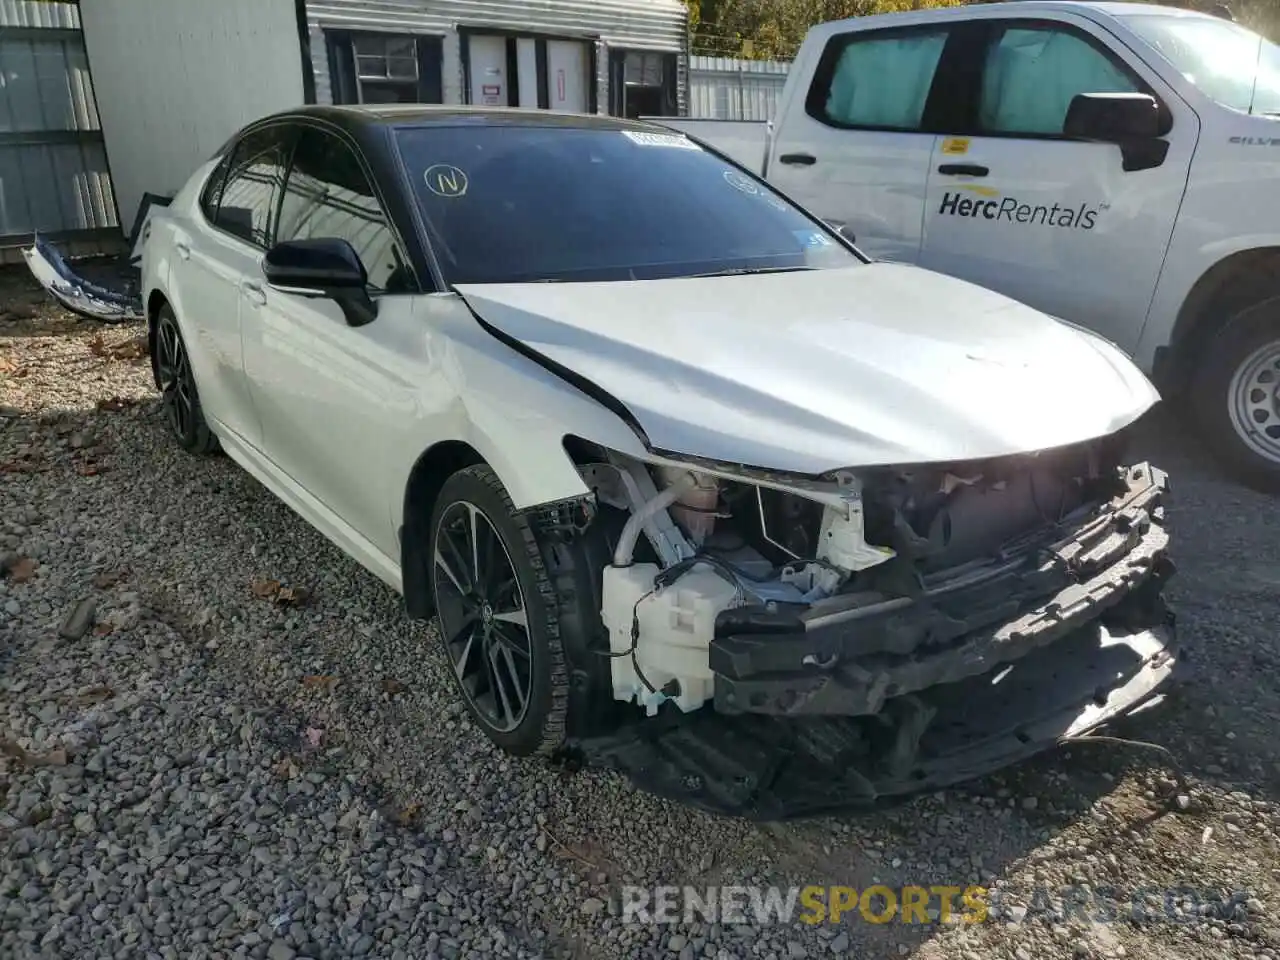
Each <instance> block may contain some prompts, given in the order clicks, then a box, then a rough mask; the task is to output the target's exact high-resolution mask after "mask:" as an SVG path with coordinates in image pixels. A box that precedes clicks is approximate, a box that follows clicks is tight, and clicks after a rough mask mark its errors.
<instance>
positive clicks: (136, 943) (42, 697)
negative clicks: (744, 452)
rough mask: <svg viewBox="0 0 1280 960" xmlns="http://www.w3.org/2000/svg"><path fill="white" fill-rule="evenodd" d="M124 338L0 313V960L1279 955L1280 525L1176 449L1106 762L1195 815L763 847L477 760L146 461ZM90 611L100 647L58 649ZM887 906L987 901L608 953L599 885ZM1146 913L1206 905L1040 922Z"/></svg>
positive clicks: (422, 660) (948, 805) (148, 425)
mask: <svg viewBox="0 0 1280 960" xmlns="http://www.w3.org/2000/svg"><path fill="white" fill-rule="evenodd" d="M19 279H20V278H19ZM8 282H9V285H10V287H13V286H14V283H15V281H14V280H12V279H10V280H9V281H8ZM19 286H20V284H19ZM6 289H7V288H6ZM9 294H11V295H12V296H14V297H26V298H28V299H29V300H31V301H32V302H35V303H37V304H39V300H38V298H33V297H32V296H31V294H30V291H29V290H28V289H26V288H22V289H13V290H9ZM7 316H10V317H11V316H13V314H12V313H9V314H7ZM142 333H143V331H142V329H141V328H140V327H138V326H136V325H125V326H122V327H113V328H105V327H100V326H97V325H94V324H91V323H81V322H76V321H73V320H70V319H68V318H67V317H66V316H65V315H62V314H59V313H57V312H56V311H52V310H50V309H49V308H47V307H44V306H43V305H38V306H37V308H36V309H35V311H34V313H33V314H32V318H30V319H23V320H20V321H18V320H13V319H4V320H0V356H3V357H4V358H5V359H7V360H8V361H10V362H12V363H13V364H15V365H16V366H17V367H19V368H21V369H22V370H23V371H25V372H24V374H23V375H22V376H20V377H17V376H4V377H0V418H2V419H0V555H3V556H4V557H6V558H9V557H15V556H17V557H25V558H31V559H32V560H34V561H38V566H37V567H36V568H35V572H34V575H33V576H31V577H30V578H29V579H27V580H25V581H24V582H21V583H18V582H14V581H13V580H12V579H11V578H9V577H4V576H0V610H3V616H0V739H3V740H4V741H11V742H13V743H16V744H18V745H19V746H20V747H21V748H22V749H23V751H25V752H26V753H28V754H30V755H31V756H33V757H40V758H46V760H47V762H43V763H38V764H34V765H32V764H19V763H17V762H15V761H13V760H12V758H10V757H8V755H7V754H0V957H5V958H6V960H8V958H10V957H12V958H14V960H26V958H29V957H30V958H36V957H66V958H74V960H79V958H89V957H94V958H96V957H121V958H124V957H135V956H136V957H140V958H143V957H145V958H148V960H149V958H151V957H161V958H165V960H168V958H171V957H172V958H182V960H186V958H192V960H206V958H212V957H254V958H262V957H266V958H268V960H287V958H290V957H293V958H299V960H301V958H303V957H309V958H315V960H337V958H344V957H349V956H365V957H379V958H405V960H417V958H428V957H431V958H434V957H506V958H533V957H572V956H587V957H591V958H593V960H594V958H602V960H609V958H615V957H616V958H656V957H679V958H680V960H698V958H720V957H729V958H748V957H751V958H756V957H759V958H761V960H765V958H770V957H771V958H773V960H791V958H798V957H803V956H808V957H821V956H857V957H868V958H874V960H883V958H887V957H896V956H900V955H903V954H902V953H901V952H900V949H899V948H903V949H905V950H906V951H907V955H911V956H914V957H919V958H921V960H943V958H951V957H957V956H959V957H962V958H964V960H1009V958H1017V960H1032V958H1034V960H1065V958H1068V957H1074V956H1076V955H1077V953H1076V950H1077V945H1083V946H1084V947H1085V948H1086V949H1087V950H1088V953H1086V954H1083V955H1084V956H1090V957H1099V958H1102V957H1124V956H1135V957H1144V958H1154V960H1172V958H1188V960H1218V958H1226V960H1275V958H1276V957H1280V928H1277V927H1276V925H1275V924H1276V921H1275V917H1274V913H1275V911H1274V909H1270V910H1268V909H1267V906H1266V905H1267V904H1268V903H1271V902H1272V901H1273V899H1274V897H1275V895H1276V891H1277V890H1280V874H1278V872H1277V853H1276V851H1277V849H1278V848H1280V833H1278V831H1280V815H1278V813H1277V808H1276V799H1277V798H1276V793H1275V789H1276V785H1277V783H1280V753H1278V751H1277V747H1276V741H1275V737H1274V731H1275V729H1276V726H1277V723H1280V688H1277V685H1276V683H1275V677H1276V676H1277V675H1278V673H1277V670H1278V668H1280V638H1278V636H1277V634H1276V631H1275V630H1274V624H1275V623H1276V622H1277V619H1278V616H1277V615H1278V614H1280V609H1278V606H1277V601H1276V597H1277V596H1278V595H1280V555H1278V551H1280V511H1276V510H1275V505H1274V501H1272V500H1270V499H1268V498H1265V497H1260V496H1256V495H1254V494H1252V493H1248V492H1246V491H1243V490H1241V489H1239V488H1237V487H1235V486H1233V485H1231V484H1229V483H1226V482H1225V481H1223V480H1222V479H1221V478H1220V477H1218V475H1217V474H1216V473H1215V472H1214V471H1213V470H1212V469H1210V468H1207V467H1206V466H1204V465H1203V464H1202V463H1201V462H1200V461H1199V460H1198V459H1197V457H1196V454H1195V451H1194V450H1190V449H1188V448H1187V447H1186V446H1185V445H1183V443H1182V441H1181V440H1180V439H1179V438H1180V437H1181V435H1182V432H1183V430H1182V427H1181V424H1180V423H1179V422H1178V421H1177V420H1176V419H1164V420H1161V419H1159V418H1157V419H1155V420H1154V421H1153V422H1152V423H1151V424H1149V425H1146V426H1144V429H1143V431H1142V432H1140V434H1139V437H1138V440H1139V443H1140V444H1141V445H1142V448H1143V449H1142V450H1141V452H1142V453H1145V454H1150V455H1151V458H1152V459H1153V461H1154V462H1156V463H1159V464H1160V465H1161V466H1164V467H1166V468H1167V469H1169V470H1170V472H1171V474H1172V475H1173V478H1174V488H1175V497H1174V498H1173V501H1172V503H1171V506H1170V516H1171V522H1172V525H1173V528H1174V535H1175V544H1176V552H1175V556H1176V559H1177V560H1178V561H1179V564H1180V573H1179V576H1178V577H1177V578H1176V579H1175V580H1174V582H1173V587H1172V589H1171V599H1172V601H1173V603H1174V605H1175V606H1176V608H1177V609H1178V612H1179V614H1180V619H1179V627H1180V630H1181V634H1182V637H1183V642H1184V643H1185V644H1186V646H1187V647H1188V648H1189V649H1190V652H1191V653H1192V654H1193V660H1194V662H1195V664H1196V670H1197V673H1196V678H1195V682H1194V683H1193V684H1188V685H1186V686H1185V687H1184V688H1182V690H1180V691H1179V693H1178V695H1177V696H1176V697H1171V698H1170V700H1169V702H1168V703H1167V704H1166V705H1164V706H1162V707H1161V708H1159V709H1157V710H1153V711H1150V712H1149V713H1147V714H1143V715H1141V716H1139V717H1137V718H1134V720H1133V721H1132V722H1131V723H1129V724H1127V725H1126V727H1125V730H1124V734H1125V735H1126V736H1132V737H1134V738H1135V739H1138V740H1147V741H1154V742H1157V743H1160V744H1162V745H1164V746H1167V747H1168V748H1170V749H1171V750H1173V751H1174V753H1175V754H1176V755H1177V757H1178V759H1179V762H1180V765H1181V767H1182V768H1183V769H1184V770H1185V771H1186V774H1187V783H1186V785H1185V787H1184V786H1181V785H1180V784H1179V781H1178V780H1177V779H1176V777H1175V776H1174V771H1173V770H1172V769H1171V768H1170V767H1169V766H1168V765H1167V764H1166V763H1165V762H1164V760H1163V758H1162V757H1161V756H1159V755H1158V754H1156V753H1154V752H1153V751H1149V750H1146V751H1137V750H1134V751H1127V750H1125V749H1124V748H1122V747H1119V746H1117V745H1114V744H1101V743H1098V744H1091V745H1084V744H1078V745H1077V744H1073V745H1071V746H1069V747H1066V748H1064V749H1062V750H1060V751H1058V752H1057V753H1055V754H1053V755H1051V756H1046V757H1042V758H1038V759H1036V760H1034V761H1032V762H1029V763H1026V764H1024V765H1022V766H1020V767H1018V768H1017V769H1014V770H1010V771H1006V772H1005V773H1003V774H1001V775H1000V776H997V777H992V778H989V779H988V780H985V781H982V782H978V783H972V784H966V785H962V786H960V787H957V788H955V789H951V790H948V791H946V792H945V793H942V794H936V795H930V796H924V797H920V798H918V799H916V800H913V801H911V802H909V803H906V804H903V805H900V806H898V807H895V808H893V809H891V810H884V811H876V812H872V813H864V814H850V815H847V816H841V817H830V818H824V819H821V820H816V821H805V822H800V823H787V824H773V825H755V824H750V823H745V822H742V821H736V820H729V819H724V818H716V817H708V816H704V815H702V814H700V813H698V812H696V811H693V810H690V809H687V808H684V807H680V806H678V805H675V804H671V803H667V802H665V801H661V800H658V799H655V798H653V797H651V796H648V795H647V794H644V793H642V792H639V791H637V790H635V789H633V788H632V787H631V786H630V785H628V784H627V783H625V782H624V781H622V780H620V779H619V778H617V777H614V776H612V775H609V774H606V773H602V772H598V771H591V770H587V771H582V772H579V773H575V774H566V773H565V772H564V771H563V770H562V769H560V768H557V767H554V766H552V765H551V764H548V763H546V762H545V761H542V760H533V759H531V760H514V759H511V758H509V757H506V756H504V755H502V754H501V753H499V752H498V751H496V750H495V749H494V748H492V747H491V746H490V745H489V744H488V742H487V741H486V740H485V739H484V738H483V737H482V736H481V735H480V734H479V733H478V732H477V731H476V730H475V729H474V728H473V727H472V726H471V724H470V723H469V722H468V720H467V719H466V717H465V714H464V712H463V711H462V710H461V709H460V708H459V705H458V703H457V701H456V699H455V696H454V694H453V691H452V689H451V687H450V682H451V681H450V678H449V676H448V673H447V669H448V668H447V665H445V664H444V663H443V662H442V661H441V658H440V657H439V656H438V649H437V648H438V638H437V637H436V635H435V633H434V630H433V628H432V627H431V626H428V625H422V624H415V623H411V622H409V621H407V620H406V619H405V618H404V616H403V614H402V609H401V604H400V603H399V601H398V599H397V598H396V597H395V596H394V595H393V594H392V593H391V592H390V591H389V590H388V589H387V588H386V587H385V586H383V585H382V584H381V583H380V582H379V581H378V580H376V579H375V578H374V577H372V576H370V575H369V574H367V573H365V572H364V571H363V570H362V569H361V568H359V567H358V566H357V565H356V564H354V563H353V562H352V561H350V560H348V559H347V558H345V557H344V556H342V555H341V554H340V553H339V552H338V551H337V550H336V549H335V548H334V547H332V546H331V545H330V544H329V543H328V542H327V541H326V540H325V539H324V538H323V537H322V536H321V535H320V534H318V533H316V532H315V531H313V530H311V529H309V528H308V527H307V526H306V525H305V524H303V523H302V522H301V521H300V520H299V519H298V518H297V517H296V516H295V515H294V514H292V513H291V512H290V511H289V509H288V508H287V507H285V506H284V505H283V504H281V503H280V502H278V501H277V500H275V499H274V498H272V497H271V496H270V495H269V494H267V493H266V491H265V490H263V488H262V487H261V486H259V485H258V484H257V483H256V482H255V481H253V480H252V479H251V478H250V477H249V476H248V475H247V474H245V473H244V472H243V471H242V470H240V469H239V468H238V467H236V466H235V464H234V463H233V462H232V461H231V460H230V459H228V458H226V457H210V458H195V457H191V456H188V455H186V454H185V453H183V452H181V451H180V450H178V449H177V448H176V446H175V445H174V444H173V443H172V442H171V441H170V439H169V437H168V436H167V434H166V432H165V425H164V422H163V419H162V417H161V415H160V411H159V410H158V408H157V405H156V397H155V391H154V386H153V385H152V384H151V383H150V371H149V369H148V367H147V364H146V361H145V359H138V360H131V359H128V358H127V357H126V358H123V359H122V358H119V357H116V356H114V355H113V354H112V351H113V349H114V348H116V347H119V346H121V345H127V344H128V343H130V342H131V341H135V340H136V339H137V338H138V337H139V336H140V335H142ZM99 336H101V341H99V340H97V338H98V337H99ZM125 352H126V353H127V351H125ZM100 404H101V406H102V409H99V405H100ZM73 438H74V439H75V443H73V442H72V440H73ZM10 562H11V561H10V560H8V559H6V561H5V563H6V564H9V563H10ZM6 569H12V567H11V566H8V567H6ZM264 580H274V581H276V582H278V583H280V584H283V585H290V586H296V587H299V588H306V589H307V590H308V591H309V594H310V599H309V600H308V601H307V602H306V603H304V604H301V605H296V606H289V605H287V604H280V603H276V602H271V601H270V600H266V599H263V598H262V597H260V596H258V595H257V594H255V592H254V590H253V589H252V586H253V584H255V583H256V582H261V581H264ZM85 597H92V598H93V602H94V605H95V607H96V616H95V623H94V625H93V626H92V627H91V628H90V629H88V630H87V631H86V632H85V633H84V634H83V635H82V636H80V637H79V638H78V639H76V640H64V639H61V638H59V637H58V636H57V631H58V629H59V627H60V625H61V623H62V618H63V617H65V615H66V612H67V611H68V610H70V609H71V608H72V607H73V606H74V605H75V604H76V603H77V602H78V601H79V600H81V599H83V598H85ZM387 678H394V686H392V685H389V684H387V683H386V682H385V681H386V679H387ZM330 679H331V680H332V682H330ZM389 689H394V690H395V691H396V693H395V695H394V696H390V695H388V690H389ZM1210 711H1212V712H1210ZM1228 734H1230V736H1228ZM1179 794H1182V795H1184V796H1186V797H1188V798H1189V800H1190V804H1189V806H1187V807H1186V811H1185V813H1184V812H1180V811H1179V809H1178V808H1179V807H1181V806H1182V805H1181V804H1179V803H1178V802H1177V801H1176V799H1174V800H1173V802H1172V803H1171V802H1170V800H1171V799H1173V798H1176V797H1178V796H1179ZM1019 798H1025V799H1019ZM1035 798H1039V799H1038V800H1035ZM1033 801H1034V802H1033ZM1171 808H1172V811H1173V812H1170V810H1171ZM1228 814H1229V815H1230V818H1229V819H1228V816H1227V815H1228ZM1210 828H1212V829H1210ZM876 883H882V884H887V885H890V886H891V887H892V886H895V885H905V884H911V885H924V886H928V885H933V884H940V885H957V886H961V887H964V886H967V885H972V884H980V885H983V886H985V887H994V886H995V885H997V884H998V885H999V887H998V888H996V889H998V891H999V892H1000V893H1001V894H1002V895H1004V896H1005V898H1006V903H1005V904H1003V905H1002V908H1001V910H999V911H998V916H997V918H996V919H995V920H994V921H993V922H991V923H986V924H976V925H975V924H948V925H942V924H938V925H933V924H931V925H929V926H928V927H915V926H911V925H905V924H899V923H897V922H894V923H890V924H869V923H865V922H863V921H862V919H861V917H859V916H858V915H857V914H856V913H855V914H851V915H850V916H849V917H847V918H846V919H845V921H844V922H842V924H841V926H839V927H833V926H824V925H819V926H817V927H813V926H809V925H806V924H802V923H790V924H785V925H780V924H778V923H775V922H757V921H756V920H755V919H754V918H753V917H751V916H748V917H747V922H746V923H737V922H736V921H734V922H733V923H731V924H725V925H723V926H722V925H720V924H718V923H714V922H710V921H706V922H704V921H702V920H701V919H699V918H697V917H694V918H693V922H691V923H685V922H683V919H682V920H681V922H678V923H675V924H666V925H661V926H660V925H657V924H654V925H645V924H624V923H622V922H621V919H620V911H619V908H618V903H619V895H618V893H617V892H616V887H614V885H615V884H635V885H639V886H642V887H655V886H658V885H669V884H675V885H682V884H689V885H691V886H694V887H695V888H697V889H700V890H702V891H703V892H705V891H706V888H708V887H713V886H714V887H722V886H726V885H767V884H776V885H778V886H781V887H787V886H791V885H797V886H799V885H808V884H820V885H836V884H838V885H847V886H852V887H855V888H857V889H859V890H862V889H865V888H866V887H867V886H870V885H872V884H876ZM1173 883H1189V884H1191V886H1193V887H1194V888H1196V890H1198V891H1199V893H1198V894H1197V895H1198V896H1199V898H1200V900H1199V903H1200V906H1197V903H1196V901H1189V902H1188V904H1187V906H1186V908H1185V909H1183V912H1182V913H1181V914H1180V916H1182V917H1183V918H1184V920H1183V921H1181V922H1176V923H1174V922H1165V921H1164V919H1163V918H1162V912H1163V906H1162V903H1161V901H1160V899H1158V898H1157V899H1155V900H1153V901H1152V903H1153V904H1154V907H1153V910H1154V912H1155V913H1156V914H1160V915H1161V916H1158V917H1157V919H1156V920H1151V921H1142V922H1135V921H1130V920H1124V921H1120V922H1117V923H1113V924H1105V923H1087V924H1082V923H1078V922H1077V921H1076V920H1075V919H1073V918H1071V917H1070V916H1067V917H1053V918H1048V917H1046V915H1045V914H1046V911H1047V910H1048V907H1047V906H1046V905H1045V904H1041V903H1037V901H1036V900H1035V897H1034V895H1035V893H1036V891H1037V890H1051V891H1054V892H1055V895H1059V894H1060V893H1061V891H1062V890H1064V889H1068V888H1070V889H1077V890H1078V889H1083V888H1087V889H1089V890H1094V891H1096V890H1100V889H1103V888H1110V887H1114V888H1118V889H1124V890H1127V891H1132V890H1134V889H1137V888H1150V889H1162V888H1163V887H1164V886H1167V885H1169V884H1173ZM1222 891H1240V892H1241V899H1240V901H1239V903H1238V904H1235V905H1234V906H1232V905H1229V904H1220V903H1218V902H1217V901H1214V902H1213V903H1210V902H1207V898H1208V897H1209V895H1210V894H1211V893H1212V894H1214V895H1215V896H1220V895H1221V893H1222ZM957 903H958V900H957ZM1201 907H1208V908H1209V909H1208V910H1207V911H1203V910H1201ZM957 909H959V908H958V907H957ZM931 911H932V913H931V914H930V915H931V916H936V915H937V903H936V902H935V903H933V904H932V905H931ZM993 912H995V911H993ZM1055 928H1060V929H1061V931H1062V935H1058V934H1056V933H1055V932H1053V931H1054V930H1055Z"/></svg>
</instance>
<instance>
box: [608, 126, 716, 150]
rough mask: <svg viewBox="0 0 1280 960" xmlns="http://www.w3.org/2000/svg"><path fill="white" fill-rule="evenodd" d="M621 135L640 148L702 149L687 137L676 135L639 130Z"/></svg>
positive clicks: (627, 131) (624, 131)
mask: <svg viewBox="0 0 1280 960" xmlns="http://www.w3.org/2000/svg"><path fill="white" fill-rule="evenodd" d="M622 135H623V136H624V137H626V138H627V139H628V140H630V141H631V142H632V143H638V144H639V145H640V146H642V147H675V148H676V149H678V150H701V149H702V148H701V147H699V146H698V145H697V144H696V143H694V142H693V141H692V140H690V139H689V138H688V137H682V136H680V135H679V134H678V133H645V132H643V131H640V130H623V131H622Z"/></svg>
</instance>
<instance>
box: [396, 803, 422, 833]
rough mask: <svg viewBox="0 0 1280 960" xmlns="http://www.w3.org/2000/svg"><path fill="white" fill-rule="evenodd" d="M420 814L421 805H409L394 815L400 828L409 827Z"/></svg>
mask: <svg viewBox="0 0 1280 960" xmlns="http://www.w3.org/2000/svg"><path fill="white" fill-rule="evenodd" d="M421 812H422V804H420V803H411V804H409V805H408V806H407V807H405V808H404V809H403V810H401V811H400V812H399V813H397V814H396V822H397V823H398V824H400V826H402V827H407V826H410V825H411V824H412V823H413V822H414V821H415V820H417V819H418V814H419V813H421Z"/></svg>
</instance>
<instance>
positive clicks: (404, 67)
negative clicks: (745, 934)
mask: <svg viewBox="0 0 1280 960" xmlns="http://www.w3.org/2000/svg"><path fill="white" fill-rule="evenodd" d="M325 39H326V43H327V45H328V50H329V76H330V80H331V82H332V90H333V102H334V103H443V102H444V97H443V95H442V89H441V87H442V74H441V60H442V57H443V41H442V39H441V38H440V37H423V36H402V35H396V34H387V33H347V32H345V31H342V32H339V31H326V33H325Z"/></svg>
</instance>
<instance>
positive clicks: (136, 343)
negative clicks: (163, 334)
mask: <svg viewBox="0 0 1280 960" xmlns="http://www.w3.org/2000/svg"><path fill="white" fill-rule="evenodd" d="M108 352H109V353H110V355H111V356H112V358H114V359H116V360H138V359H140V358H142V357H145V356H146V355H147V338H146V337H145V336H142V337H135V338H134V339H132V340H126V341H125V342H124V343H118V344H116V345H115V346H114V347H112V348H111V349H110V350H109V351H108Z"/></svg>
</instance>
